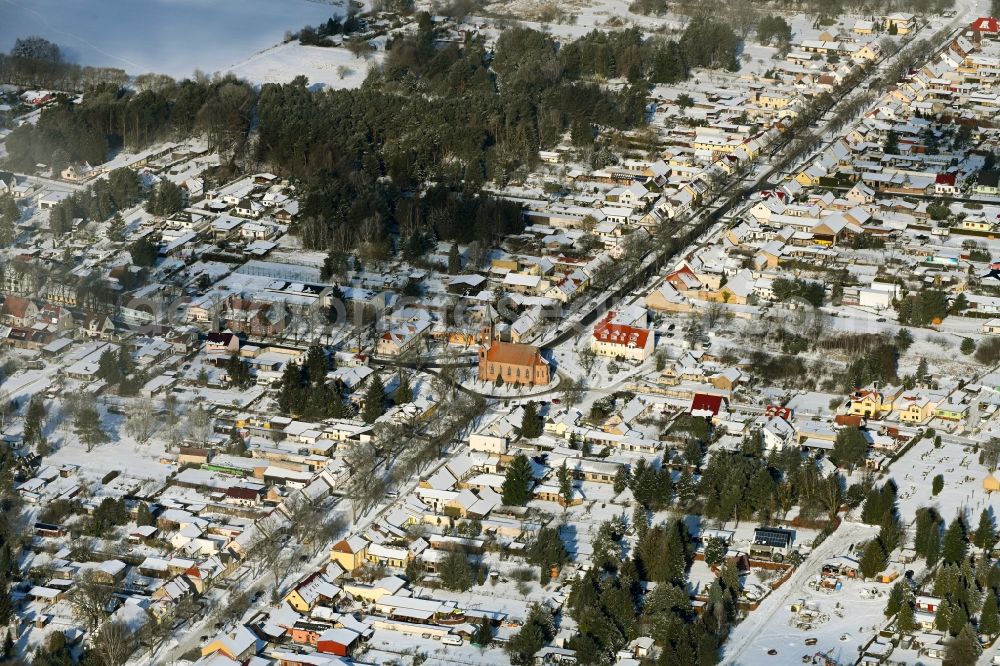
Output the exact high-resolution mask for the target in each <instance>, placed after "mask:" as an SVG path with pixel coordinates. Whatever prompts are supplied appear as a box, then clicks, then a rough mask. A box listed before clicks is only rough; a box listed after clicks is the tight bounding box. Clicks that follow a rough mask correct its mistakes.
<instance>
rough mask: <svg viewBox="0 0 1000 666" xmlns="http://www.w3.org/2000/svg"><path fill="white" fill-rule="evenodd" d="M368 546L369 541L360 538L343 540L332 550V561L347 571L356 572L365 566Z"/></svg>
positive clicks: (353, 537) (334, 545) (354, 537)
mask: <svg viewBox="0 0 1000 666" xmlns="http://www.w3.org/2000/svg"><path fill="white" fill-rule="evenodd" d="M368 545H369V544H368V540H367V539H364V538H362V537H359V536H352V537H350V538H349V539H341V540H340V541H338V542H337V543H335V544H333V548H331V549H330V559H331V560H332V561H334V562H336V563H337V564H339V565H340V566H342V567H343V568H344V570H345V571H354V570H355V569H357V568H359V567H360V566H361V565H362V564H364V562H365V557H366V555H367V554H368Z"/></svg>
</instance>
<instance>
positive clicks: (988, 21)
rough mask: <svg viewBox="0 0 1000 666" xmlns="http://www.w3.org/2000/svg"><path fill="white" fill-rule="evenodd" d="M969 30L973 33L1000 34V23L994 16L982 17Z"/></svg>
mask: <svg viewBox="0 0 1000 666" xmlns="http://www.w3.org/2000/svg"><path fill="white" fill-rule="evenodd" d="M969 28H970V29H971V30H972V31H973V32H1000V21H997V20H996V19H995V18H993V17H992V16H982V17H980V18H977V19H976V20H975V21H973V22H972V25H971V26H969Z"/></svg>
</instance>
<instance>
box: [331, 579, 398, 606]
mask: <svg viewBox="0 0 1000 666" xmlns="http://www.w3.org/2000/svg"><path fill="white" fill-rule="evenodd" d="M404 587H406V581H405V580H403V579H402V578H399V577H398V576H386V577H385V578H381V579H379V580H377V581H375V582H374V583H372V584H371V585H365V584H364V583H347V584H345V585H344V593H345V594H349V595H350V596H351V597H352V598H353V599H363V600H365V601H367V602H369V603H375V602H377V601H378V600H379V599H381V598H382V597H384V596H385V595H387V594H396V593H397V592H399V591H400V590H401V589H403V588H404Z"/></svg>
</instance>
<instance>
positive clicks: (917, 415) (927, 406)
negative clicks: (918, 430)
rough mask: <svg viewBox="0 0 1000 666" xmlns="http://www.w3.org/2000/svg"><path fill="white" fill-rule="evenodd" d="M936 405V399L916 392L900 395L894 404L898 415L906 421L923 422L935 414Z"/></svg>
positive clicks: (901, 419)
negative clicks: (915, 393)
mask: <svg viewBox="0 0 1000 666" xmlns="http://www.w3.org/2000/svg"><path fill="white" fill-rule="evenodd" d="M936 407H937V402H936V401H933V400H931V399H930V398H928V397H926V396H921V395H914V394H903V395H901V396H899V397H898V398H897V399H896V402H895V404H894V405H893V409H894V410H895V413H896V416H897V417H898V418H899V420H900V421H904V422H906V423H923V422H924V421H926V420H928V419H929V418H931V417H932V416H933V415H934V409H935V408H936Z"/></svg>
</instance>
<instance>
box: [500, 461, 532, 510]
mask: <svg viewBox="0 0 1000 666" xmlns="http://www.w3.org/2000/svg"><path fill="white" fill-rule="evenodd" d="M531 481H532V472H531V462H530V461H529V460H528V456H526V455H524V454H523V453H518V454H517V455H516V456H514V459H513V460H511V461H510V464H509V465H507V470H506V471H505V473H504V480H503V486H502V489H501V495H502V497H503V503H504V504H506V505H507V506H524V505H525V504H527V503H528V500H529V499H531V490H530V488H529V485H530V484H531Z"/></svg>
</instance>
